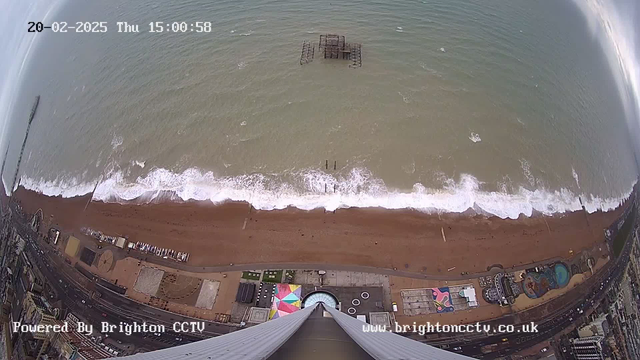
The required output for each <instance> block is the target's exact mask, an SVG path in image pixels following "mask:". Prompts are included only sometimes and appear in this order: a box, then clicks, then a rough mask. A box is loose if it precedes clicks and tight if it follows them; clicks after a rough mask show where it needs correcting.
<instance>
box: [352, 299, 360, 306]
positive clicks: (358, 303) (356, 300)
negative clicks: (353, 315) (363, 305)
mask: <svg viewBox="0 0 640 360" xmlns="http://www.w3.org/2000/svg"><path fill="white" fill-rule="evenodd" d="M351 305H353V306H358V305H360V299H353V300H351Z"/></svg>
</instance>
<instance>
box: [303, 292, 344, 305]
mask: <svg viewBox="0 0 640 360" xmlns="http://www.w3.org/2000/svg"><path fill="white" fill-rule="evenodd" d="M319 302H321V303H324V304H325V305H327V306H329V307H332V308H334V309H335V308H336V307H338V299H336V297H335V296H333V294H331V293H329V292H326V291H314V292H312V293H311V294H309V295H307V296H305V297H304V300H302V308H303V309H304V308H306V307H308V306H313V305H315V304H317V303H319Z"/></svg>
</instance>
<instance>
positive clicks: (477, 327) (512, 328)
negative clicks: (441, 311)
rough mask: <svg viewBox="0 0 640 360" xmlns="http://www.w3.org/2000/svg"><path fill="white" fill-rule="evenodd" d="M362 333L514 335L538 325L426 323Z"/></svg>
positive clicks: (368, 327) (381, 327)
mask: <svg viewBox="0 0 640 360" xmlns="http://www.w3.org/2000/svg"><path fill="white" fill-rule="evenodd" d="M362 331H363V332H367V333H376V332H395V333H405V334H406V333H415V334H418V335H421V336H422V335H425V334H434V333H436V334H437V333H483V334H514V333H537V332H538V325H537V324H535V323H533V322H531V323H527V324H519V325H504V324H501V325H495V326H493V325H488V324H480V323H475V324H464V325H449V324H440V323H439V322H437V323H430V322H426V323H424V324H418V323H415V322H414V323H413V324H409V325H407V324H404V325H401V324H398V323H395V324H394V325H391V326H386V325H371V324H363V325H362Z"/></svg>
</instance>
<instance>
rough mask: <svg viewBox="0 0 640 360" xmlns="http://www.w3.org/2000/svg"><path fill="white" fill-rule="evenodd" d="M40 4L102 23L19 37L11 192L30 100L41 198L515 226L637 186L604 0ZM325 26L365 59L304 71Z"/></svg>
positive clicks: (629, 61)
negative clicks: (342, 212)
mask: <svg viewBox="0 0 640 360" xmlns="http://www.w3.org/2000/svg"><path fill="white" fill-rule="evenodd" d="M42 3H43V5H41V9H43V10H40V15H39V16H41V18H44V19H45V25H51V22H53V21H56V22H63V21H64V22H67V23H68V24H70V25H74V24H75V23H76V22H77V21H105V22H107V26H108V30H107V32H106V33H75V32H73V31H70V32H68V33H53V32H52V31H51V30H45V31H44V32H43V33H41V34H36V35H33V36H34V37H33V38H29V36H30V35H23V34H20V35H21V36H23V37H25V39H23V40H22V41H21V42H20V44H22V45H21V46H22V47H24V44H25V41H27V42H28V46H29V49H28V51H26V53H25V52H24V51H23V53H24V54H26V55H24V54H23V55H24V57H25V58H26V61H24V65H23V66H20V67H19V68H20V69H22V72H21V73H20V74H19V75H15V73H14V75H12V76H19V79H18V80H17V85H15V92H14V95H15V96H14V97H13V98H12V99H9V100H6V99H3V102H2V103H0V105H2V106H4V107H6V108H8V109H9V110H7V111H10V112H8V113H9V114H10V116H9V120H7V122H6V126H5V128H6V131H3V137H4V139H3V145H2V146H3V148H2V152H4V149H5V147H6V146H7V144H8V146H9V156H8V159H7V164H6V168H5V173H4V174H3V180H4V182H5V184H6V186H7V187H10V186H11V181H12V179H13V172H14V171H15V164H16V162H17V157H18V154H19V152H20V146H21V145H22V138H23V136H24V131H25V128H26V122H27V120H28V115H29V111H30V108H31V105H32V102H33V99H34V97H35V95H38V94H39V95H41V101H40V106H39V108H38V113H37V115H36V118H35V120H34V122H33V125H32V128H31V132H30V135H29V139H28V142H27V146H26V148H25V152H24V157H23V160H22V165H21V169H20V178H21V184H22V185H24V186H26V187H27V188H31V189H34V190H38V191H41V192H43V193H45V194H48V195H59V194H61V195H63V196H75V195H79V194H84V193H88V192H90V191H92V189H93V188H94V186H95V185H96V184H98V187H97V189H96V192H95V195H94V197H95V198H96V199H101V200H107V201H119V200H131V199H138V200H139V201H141V202H145V201H151V200H153V199H154V198H155V197H157V196H158V194H159V193H160V191H163V190H169V191H172V192H173V193H174V194H175V195H176V197H179V198H181V199H185V200H187V199H197V200H212V201H214V202H220V201H225V200H246V201H249V202H251V203H252V204H253V205H254V206H255V207H257V208H260V209H276V208H284V207H287V206H295V207H298V208H301V209H312V208H317V207H325V208H327V209H329V210H332V209H336V208H341V207H353V206H356V207H369V206H381V207H385V208H416V209H421V210H424V211H438V212H463V211H466V210H468V209H469V208H472V209H474V210H476V211H477V212H479V213H486V214H493V215H497V216H500V217H503V218H507V217H508V218H516V217H518V216H519V215H520V214H524V215H527V216H530V215H532V214H533V213H534V212H535V211H538V212H542V213H545V214H552V213H557V212H563V211H567V210H577V209H579V208H580V200H579V197H581V198H582V201H583V202H584V204H585V205H586V207H587V209H588V210H589V211H595V210H597V209H603V210H608V209H611V208H613V207H615V206H617V205H618V204H619V203H620V201H621V200H622V199H624V198H625V197H626V196H628V194H629V192H630V190H631V187H632V185H633V184H634V182H635V180H636V177H637V165H636V161H635V158H634V151H633V149H634V141H635V140H636V139H637V132H636V130H637V116H636V115H637V86H636V87H634V85H633V84H634V79H635V83H636V84H637V83H638V82H637V76H638V74H637V72H635V69H636V59H637V57H636V54H637V51H636V49H635V48H633V46H632V45H629V44H635V42H634V39H629V38H627V37H625V36H627V34H628V26H627V25H628V24H627V22H625V21H628V20H621V15H620V13H616V12H615V8H614V10H610V9H609V7H610V6H609V5H601V3H600V2H599V1H586V0H585V1H580V4H579V6H576V3H578V0H576V3H574V2H573V1H570V0H561V1H551V0H545V1H528V0H514V1H480V0H449V1H434V0H426V1H395V2H392V3H388V2H382V1H366V2H365V1H344V2H330V1H324V0H321V1H300V0H293V1H287V2H284V1H273V0H270V1H248V0H240V1H226V0H224V1H216V2H211V1H205V0H189V1H182V2H174V1H168V0H155V1H150V0H139V1H134V2H132V1H119V0H116V1H110V2H86V1H79V0H68V1H65V2H58V3H55V4H53V5H52V2H46V1H42ZM45 5H46V6H45ZM607 6H609V7H607ZM54 8H55V9H54ZM44 9H47V10H46V11H45V10H44ZM52 9H54V10H52ZM21 11H22V10H21ZM25 11H26V10H25ZM594 14H598V16H594ZM611 14H614V15H615V16H613V15H611ZM34 19H36V18H35V17H34V18H33V19H31V18H29V21H33V20H34ZM117 21H126V22H128V23H129V24H137V25H138V26H139V30H140V32H139V33H119V32H118V27H117V25H116V22H117ZM157 21H161V22H164V24H165V25H166V26H169V27H170V26H171V24H172V23H174V22H178V23H180V22H185V23H186V26H187V27H188V28H189V29H190V28H191V24H193V26H194V27H195V24H196V22H210V23H211V31H210V32H205V33H197V32H195V31H193V32H192V31H190V30H187V31H186V32H185V33H182V32H178V33H172V32H170V31H164V32H162V33H151V32H149V23H150V22H157ZM607 24H608V27H607ZM606 29H609V31H606ZM24 31H25V33H26V26H25V29H24ZM325 33H337V34H341V35H344V36H345V37H346V40H347V42H357V43H361V44H362V49H363V56H362V67H361V68H357V69H352V68H350V67H349V62H348V61H347V60H330V59H322V58H321V56H319V55H320V52H319V51H318V49H317V48H316V58H315V60H314V61H313V62H311V63H310V64H307V65H303V66H301V65H300V64H299V59H300V52H301V44H302V42H303V41H304V40H310V41H313V42H315V43H316V44H317V42H318V38H319V35H320V34H325ZM630 33H632V34H633V31H631V32H630ZM34 39H36V40H34ZM625 41H626V42H625ZM32 44H34V45H33V46H31V45H32ZM16 46H17V45H16ZM5 100H6V101H5ZM7 104H8V105H7ZM327 164H328V166H327ZM334 167H335V168H334ZM162 193H163V194H164V193H165V192H162Z"/></svg>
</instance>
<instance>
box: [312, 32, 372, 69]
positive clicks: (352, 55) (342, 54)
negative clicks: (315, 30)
mask: <svg viewBox="0 0 640 360" xmlns="http://www.w3.org/2000/svg"><path fill="white" fill-rule="evenodd" d="M318 53H321V54H322V56H323V57H324V58H325V59H343V60H350V62H351V64H349V67H350V68H354V69H355V68H359V67H362V44H359V43H348V42H346V39H345V37H344V36H343V35H336V34H324V35H320V41H319V42H318ZM314 56H315V44H314V43H312V42H309V41H307V40H305V41H304V42H303V43H302V54H301V55H300V65H304V64H308V63H310V62H312V61H313V58H314Z"/></svg>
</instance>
